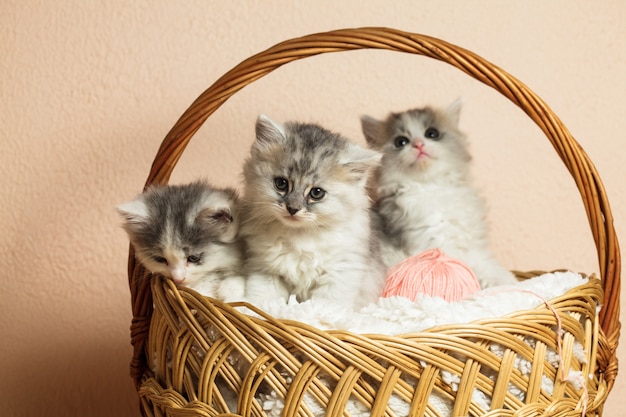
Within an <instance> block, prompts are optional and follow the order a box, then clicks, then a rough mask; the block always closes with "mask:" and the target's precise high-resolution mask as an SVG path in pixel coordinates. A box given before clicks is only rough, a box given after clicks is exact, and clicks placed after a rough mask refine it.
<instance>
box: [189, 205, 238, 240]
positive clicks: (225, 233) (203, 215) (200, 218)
mask: <svg viewBox="0 0 626 417" xmlns="http://www.w3.org/2000/svg"><path fill="white" fill-rule="evenodd" d="M196 221H197V222H200V223H201V224H202V225H203V226H205V227H210V228H211V229H214V230H216V231H217V232H218V234H219V236H220V240H221V241H222V242H231V241H232V240H233V239H234V238H235V235H236V234H237V227H236V226H235V216H234V213H233V211H232V209H231V207H230V206H228V205H227V204H224V205H220V206H214V207H206V208H204V209H202V210H200V212H199V213H198V215H197V216H196Z"/></svg>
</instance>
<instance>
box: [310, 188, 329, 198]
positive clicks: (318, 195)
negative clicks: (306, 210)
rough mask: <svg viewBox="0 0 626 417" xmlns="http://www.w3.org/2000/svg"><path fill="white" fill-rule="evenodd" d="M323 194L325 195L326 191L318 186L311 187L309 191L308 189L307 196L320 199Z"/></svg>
mask: <svg viewBox="0 0 626 417" xmlns="http://www.w3.org/2000/svg"><path fill="white" fill-rule="evenodd" d="M325 195H326V191H324V190H323V189H321V188H318V187H315V188H311V191H309V196H310V197H311V198H312V199H313V200H321V199H322V198H324V196H325Z"/></svg>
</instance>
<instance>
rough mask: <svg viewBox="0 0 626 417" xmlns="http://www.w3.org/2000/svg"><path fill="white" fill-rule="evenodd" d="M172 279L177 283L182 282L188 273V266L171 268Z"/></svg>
mask: <svg viewBox="0 0 626 417" xmlns="http://www.w3.org/2000/svg"><path fill="white" fill-rule="evenodd" d="M171 272H172V279H173V280H174V282H176V283H177V284H180V283H181V282H183V281H184V280H185V275H187V268H185V267H184V266H177V267H174V268H172V269H171Z"/></svg>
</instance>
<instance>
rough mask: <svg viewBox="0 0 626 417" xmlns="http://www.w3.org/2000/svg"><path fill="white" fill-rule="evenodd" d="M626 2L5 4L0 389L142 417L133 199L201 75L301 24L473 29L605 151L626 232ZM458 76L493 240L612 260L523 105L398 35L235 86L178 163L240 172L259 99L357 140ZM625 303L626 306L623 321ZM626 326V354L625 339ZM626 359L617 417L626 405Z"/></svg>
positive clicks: (201, 170) (0, 18)
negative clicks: (363, 127)
mask: <svg viewBox="0 0 626 417" xmlns="http://www.w3.org/2000/svg"><path fill="white" fill-rule="evenodd" d="M624 21H626V3H623V2H621V1H619V0H613V1H606V2H602V3H601V4H595V3H590V2H586V1H572V0H555V1H552V2H544V1H542V0H530V1H523V2H522V1H519V2H506V3H503V2H501V1H499V0H476V1H473V2H454V1H439V0H437V1H430V0H427V1H421V2H414V1H410V0H402V1H396V2H392V3H390V2H387V1H378V0H376V1H368V2H362V1H358V0H349V1H343V2H335V1H326V0H323V1H317V2H307V3H304V2H302V3H297V2H290V1H278V0H273V1H265V2H257V1H246V2H220V1H203V0H194V1H185V2H179V1H167V0H159V1H145V0H144V1H133V2H126V1H122V0H113V1H107V2H100V1H96V0H87V1H83V0H62V1H55V2H51V1H43V0H40V1H37V0H19V1H18V0H5V1H4V2H3V5H2V12H1V13H0V57H1V58H0V140H1V146H2V148H1V149H2V151H1V152H0V172H1V173H2V182H1V185H0V206H1V207H2V210H1V213H2V216H1V217H0V254H1V259H2V278H3V279H2V289H1V291H0V294H1V295H0V297H1V303H0V340H1V341H0V374H1V375H2V378H1V380H0V405H1V406H2V409H3V413H2V414H3V415H11V416H16V417H17V416H35V415H42V414H45V415H48V416H93V417H97V416H112V415H114V416H134V415H137V397H136V394H135V392H134V389H133V386H132V383H131V379H130V377H129V371H128V363H129V360H130V354H131V348H130V342H129V323H130V318H131V314H130V301H129V292H128V288H127V281H126V256H127V240H126V237H125V235H124V234H123V232H122V230H121V229H120V228H119V220H118V218H117V214H116V213H115V210H114V207H115V205H116V204H118V203H121V202H123V201H126V200H128V199H130V198H132V197H133V196H134V195H135V194H136V193H138V192H139V191H140V190H141V189H142V186H143V183H144V180H145V177H146V175H147V173H148V170H149V167H150V164H151V162H152V158H153V156H154V154H155V152H156V149H157V147H158V145H159V143H160V141H161V139H162V138H163V137H164V136H165V134H166V133H167V131H168V130H169V128H170V127H171V126H172V125H173V124H174V122H175V121H176V119H177V118H178V117H179V116H180V114H181V113H182V112H183V111H184V109H185V108H186V107H187V106H188V105H189V104H190V103H191V102H192V101H193V99H195V98H196V96H197V95H198V94H200V92H202V91H203V90H204V89H205V88H206V87H208V86H209V85H210V84H211V83H212V82H213V81H215V80H216V79H217V78H218V77H219V76H220V75H221V74H223V73H224V72H225V71H227V70H228V69H230V68H231V67H232V66H234V65H235V64H237V63H238V62H240V61H241V60H243V59H244V58H247V57H248V56H250V55H252V54H254V53H256V52H259V51H261V50H263V49H265V48H267V47H270V46H271V45H273V44H275V43H276V42H279V41H281V40H285V39H288V38H292V37H296V36H300V35H304V34H308V33H313V32H319V31H325V30H331V29H338V28H344V27H358V26H389V27H395V28H398V29H403V30H408V31H412V32H419V33H426V34H429V35H432V36H436V37H439V38H442V39H445V40H447V41H450V42H452V43H456V44H458V45H461V46H463V47H465V48H467V49H470V50H472V51H474V52H476V53H478V54H479V55H481V56H483V57H485V58H487V59H489V60H490V61H492V62H493V63H495V64H497V65H499V66H500V67H502V68H504V69H505V70H507V71H508V72H510V73H512V74H513V75H515V76H516V77H518V78H519V79H521V80H522V81H524V82H525V83H526V84H527V85H529V86H530V87H531V88H532V89H533V91H535V92H536V93H538V94H539V95H540V96H541V97H542V98H543V99H544V100H545V101H546V102H547V103H548V104H549V105H550V106H551V107H552V108H553V109H554V110H555V111H556V113H557V114H558V115H559V116H560V118H561V119H562V120H563V121H564V122H565V124H566V125H567V126H568V127H569V129H570V130H571V131H572V132H573V133H574V135H575V136H576V137H577V138H578V139H579V141H580V143H581V144H582V146H583V147H584V148H585V149H586V150H587V152H588V153H589V154H590V156H591V158H592V160H593V161H594V162H595V164H596V166H597V167H598V170H599V171H600V174H601V175H602V177H603V180H604V182H605V186H606V188H607V190H608V193H609V197H610V199H611V202H612V208H613V211H614V214H615V217H616V223H617V224H616V226H617V229H618V233H619V235H620V236H621V237H622V239H624V238H625V236H626V226H625V224H624V222H625V221H626V216H625V214H626V212H625V210H624V206H625V205H626V195H625V188H624V187H623V183H624V177H625V174H626V169H625V168H624V162H623V161H624V156H625V153H624V147H623V140H624V137H623V136H624V132H625V131H626V117H625V116H626V114H625V112H624V109H625V107H624V104H623V97H624V93H626V83H625V81H624V80H625V78H624V74H625V73H626V61H625V60H626V52H625V50H624V46H623V41H624V39H626V26H624ZM458 96H462V97H463V98H464V102H465V108H464V111H463V115H462V127H463V128H464V130H465V131H466V132H467V133H468V135H469V136H470V140H471V141H472V143H473V148H472V150H473V153H474V156H475V175H476V179H477V182H478V183H479V185H480V186H481V188H482V189H483V190H484V194H485V195H486V197H487V198H488V201H489V205H490V208H491V221H492V234H493V241H494V246H495V247H496V249H497V252H498V254H499V255H500V257H501V258H502V260H503V261H504V262H505V263H506V264H507V265H508V266H509V267H510V268H517V269H553V268H560V267H567V268H570V269H574V270H579V271H585V272H594V271H597V269H598V268H597V265H596V262H595V258H594V248H593V241H592V238H591V234H590V232H589V231H588V228H587V225H586V219H585V216H584V212H583V208H582V204H581V203H580V201H579V197H578V194H577V192H576V190H575V188H574V185H573V182H572V181H571V179H570V178H569V176H568V174H567V173H566V171H565V169H564V168H563V167H562V166H561V163H560V161H558V158H557V157H556V154H555V153H554V152H553V150H552V149H551V148H550V145H549V144H548V141H547V140H545V138H544V137H543V136H542V134H541V132H540V131H539V129H538V128H537V127H535V126H534V125H533V124H532V123H531V122H530V121H529V120H528V119H527V118H526V116H524V114H523V113H522V112H521V111H520V110H519V109H517V108H515V107H514V106H513V105H512V104H510V103H508V102H507V101H506V100H505V99H504V98H503V97H501V96H499V95H498V94H497V93H495V92H493V91H491V90H490V89H489V88H487V87H485V86H484V85H482V84H480V83H478V82H476V81H474V80H471V79H469V78H468V77H467V76H465V75H464V74H462V73H460V71H457V70H455V69H453V68H448V67H447V66H445V65H444V64H441V63H437V62H431V61H430V60H427V59H423V58H420V57H414V56H405V55H402V54H397V53H395V54H392V53H387V52H381V51H360V52H354V53H342V54H333V55H332V56H326V55H325V56H320V57H315V58H310V59H307V60H305V61H301V62H297V63H293V64H290V65H288V66H286V67H284V68H281V69H280V70H278V71H276V72H274V73H273V74H271V75H269V76H268V77H266V78H264V79H262V80H260V81H257V82H255V83H254V84H253V85H251V86H249V87H247V88H246V89H245V90H243V91H242V92H240V93H239V94H238V95H236V96H235V97H233V99H232V100H230V101H229V102H228V103H226V105H224V106H223V107H222V108H221V109H220V110H219V111H218V112H217V113H216V114H214V115H213V116H212V117H211V118H210V120H209V121H208V122H207V123H206V124H205V126H204V127H203V128H202V129H201V130H200V131H199V132H198V134H197V135H196V137H195V138H194V141H193V142H192V143H191V145H190V146H189V148H188V150H187V152H186V154H185V155H184V156H183V158H182V159H181V162H180V163H179V166H178V167H177V169H176V170H175V172H174V175H173V178H172V181H174V182H180V181H186V180H189V179H192V178H195V177H197V176H206V177H209V178H210V179H211V180H212V181H214V182H215V183H217V184H220V185H226V184H229V185H237V184H238V183H239V179H240V172H239V166H240V164H241V162H242V161H243V158H244V156H245V154H246V153H247V151H248V147H249V145H250V143H251V142H252V139H253V124H254V120H255V118H256V115H257V114H258V113H259V112H264V113H266V114H269V115H270V116H272V117H274V118H276V119H278V120H284V119H287V118H299V119H302V120H307V121H317V122H320V123H322V124H325V125H327V126H328V127H332V128H333V129H335V130H338V131H340V132H342V133H344V134H346V135H350V136H351V137H353V138H354V140H357V141H361V136H360V132H359V122H358V116H359V115H360V114H362V113H370V114H372V115H374V116H380V117H382V116H383V115H384V114H385V113H386V112H387V111H389V110H403V109H405V108H407V107H413V106H418V105H423V104H426V103H432V104H437V105H446V104H447V103H449V102H451V101H452V100H454V99H455V98H456V97H458ZM622 321H624V318H623V319H622ZM624 352H626V350H624V343H622V345H621V346H620V356H621V357H622V363H624V358H626V353H624ZM624 375H625V373H624V372H623V371H622V372H621V373H620V377H619V379H618V383H617V385H616V387H615V391H614V392H613V393H612V395H611V397H610V399H609V402H608V404H607V410H606V414H607V415H617V413H618V410H623V409H624V407H626V399H625V397H624V395H623V393H624V392H626V391H625V390H626V377H625V376H624Z"/></svg>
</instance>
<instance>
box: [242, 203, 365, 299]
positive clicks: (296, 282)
mask: <svg viewBox="0 0 626 417" xmlns="http://www.w3.org/2000/svg"><path fill="white" fill-rule="evenodd" d="M355 217H356V218H355V219H353V221H352V222H349V223H344V224H342V225H341V227H340V228H334V229H327V230H316V231H312V230H311V231H309V232H307V231H302V230H300V231H297V232H294V231H292V230H289V229H286V228H281V227H277V228H276V229H273V230H270V231H268V232H266V233H264V234H263V235H257V236H256V237H255V239H254V240H253V242H250V243H251V245H250V247H249V250H250V255H251V256H250V258H249V260H248V261H249V263H250V266H251V267H252V268H253V269H255V270H263V271H264V272H265V273H266V274H268V275H271V276H274V277H277V278H278V279H280V280H281V281H282V282H283V283H284V284H285V285H286V286H287V287H288V289H289V292H290V293H292V294H297V295H299V296H300V297H302V298H308V297H309V293H310V292H312V291H315V289H316V288H317V287H319V286H324V285H327V284H329V283H332V282H333V281H334V280H337V279H338V277H341V276H342V275H344V274H347V275H351V274H353V273H354V272H355V270H356V271H358V270H359V269H365V268H366V266H365V265H367V264H368V258H369V245H368V242H369V239H370V234H369V227H367V226H368V224H367V220H366V219H365V218H363V219H360V217H362V216H360V215H356V216H355Z"/></svg>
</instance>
